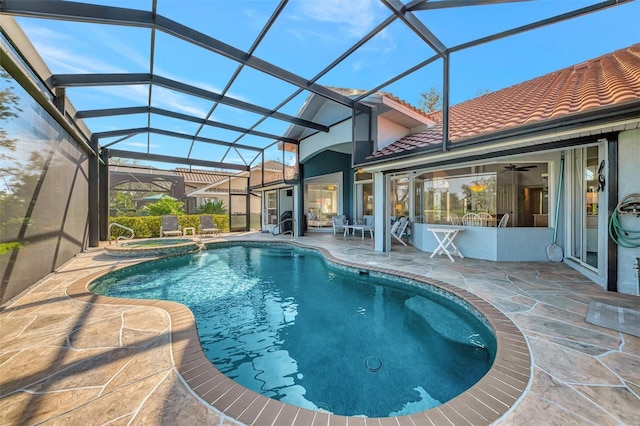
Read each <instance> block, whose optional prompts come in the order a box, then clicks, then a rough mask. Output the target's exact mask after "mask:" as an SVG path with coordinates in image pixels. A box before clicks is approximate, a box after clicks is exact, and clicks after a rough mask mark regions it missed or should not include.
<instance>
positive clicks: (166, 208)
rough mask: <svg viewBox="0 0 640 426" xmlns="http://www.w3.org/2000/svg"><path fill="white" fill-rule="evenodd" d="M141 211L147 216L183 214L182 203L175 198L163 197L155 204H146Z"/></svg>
mask: <svg viewBox="0 0 640 426" xmlns="http://www.w3.org/2000/svg"><path fill="white" fill-rule="evenodd" d="M142 211H143V212H144V213H145V214H146V215H148V216H162V215H165V214H175V215H181V214H184V203H183V202H182V201H178V200H176V199H175V198H172V197H168V196H163V197H162V198H160V199H159V200H158V201H156V202H155V203H151V204H147V205H146V206H144V207H143V208H142Z"/></svg>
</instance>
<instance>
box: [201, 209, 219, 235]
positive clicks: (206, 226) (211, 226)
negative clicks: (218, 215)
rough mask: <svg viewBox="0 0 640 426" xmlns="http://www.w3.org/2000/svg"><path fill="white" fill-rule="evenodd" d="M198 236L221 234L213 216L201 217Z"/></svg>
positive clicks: (205, 215) (204, 215)
mask: <svg viewBox="0 0 640 426" xmlns="http://www.w3.org/2000/svg"><path fill="white" fill-rule="evenodd" d="M198 234H200V235H202V234H213V235H218V234H220V229H218V225H216V223H215V222H214V221H213V216H211V215H210V214H203V215H200V225H199V226H198Z"/></svg>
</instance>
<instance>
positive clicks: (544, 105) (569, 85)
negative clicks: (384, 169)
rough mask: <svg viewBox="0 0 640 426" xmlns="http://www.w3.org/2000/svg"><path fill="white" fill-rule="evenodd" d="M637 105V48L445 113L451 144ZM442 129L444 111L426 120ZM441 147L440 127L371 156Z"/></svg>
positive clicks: (639, 61) (639, 71)
mask: <svg viewBox="0 0 640 426" xmlns="http://www.w3.org/2000/svg"><path fill="white" fill-rule="evenodd" d="M638 99H640V43H639V44H634V45H632V46H630V47H628V48H625V49H620V50H617V51H615V52H613V53H609V54H606V55H603V56H600V57H598V58H595V59H591V60H589V61H586V62H582V63H580V64H577V65H574V66H571V67H568V68H565V69H562V70H559V71H556V72H552V73H550V74H546V75H543V76H541V77H537V78H534V79H532V80H529V81H525V82H523V83H520V84H516V85H514V86H511V87H507V88H505V89H502V90H498V91H496V92H492V93H488V94H486V95H483V96H480V97H478V98H475V99H471V100H469V101H466V102H463V103H460V104H457V105H454V106H452V107H451V109H450V110H449V138H450V140H451V142H452V143H455V142H456V141H460V140H462V139H464V138H468V137H472V136H478V135H480V134H483V133H490V132H493V131H498V130H504V129H508V128H514V127H517V126H522V125H525V124H530V123H535V122H539V121H544V120H550V119H554V118H558V117H562V116H565V115H570V114H576V113H581V112H585V111H588V110H591V109H595V108H600V107H604V106H611V105H615V104H620V103H623V102H627V101H633V100H638ZM427 117H428V118H430V119H431V120H433V121H436V122H438V123H440V122H441V121H442V111H436V112H433V113H430V114H427ZM440 143H442V126H441V125H436V126H433V127H430V128H429V129H426V130H424V131H423V132H420V133H417V134H414V135H409V136H405V137H404V138H402V139H400V140H398V141H396V142H394V143H392V144H391V145H389V146H387V147H384V148H383V149H381V150H380V151H378V152H375V153H373V154H372V155H370V156H369V157H368V158H369V159H382V158H384V157H387V156H395V155H397V154H399V153H403V152H404V153H408V152H409V151H411V150H415V149H416V148H423V147H426V146H428V145H437V144H440Z"/></svg>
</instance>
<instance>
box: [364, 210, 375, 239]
mask: <svg viewBox="0 0 640 426" xmlns="http://www.w3.org/2000/svg"><path fill="white" fill-rule="evenodd" d="M367 231H369V236H371V238H373V216H372V215H368V214H366V215H364V216H362V234H363V235H364V233H365V232H367Z"/></svg>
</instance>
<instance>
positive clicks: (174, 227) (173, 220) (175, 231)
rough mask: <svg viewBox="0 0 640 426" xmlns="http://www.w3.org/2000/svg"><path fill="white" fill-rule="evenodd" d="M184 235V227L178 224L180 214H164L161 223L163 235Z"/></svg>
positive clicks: (161, 234) (161, 233)
mask: <svg viewBox="0 0 640 426" xmlns="http://www.w3.org/2000/svg"><path fill="white" fill-rule="evenodd" d="M180 235H182V229H181V228H180V225H178V216H173V215H172V216H169V215H166V216H162V222H161V225H160V236H161V237H165V236H166V237H175V236H180Z"/></svg>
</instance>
